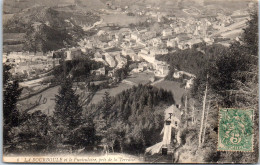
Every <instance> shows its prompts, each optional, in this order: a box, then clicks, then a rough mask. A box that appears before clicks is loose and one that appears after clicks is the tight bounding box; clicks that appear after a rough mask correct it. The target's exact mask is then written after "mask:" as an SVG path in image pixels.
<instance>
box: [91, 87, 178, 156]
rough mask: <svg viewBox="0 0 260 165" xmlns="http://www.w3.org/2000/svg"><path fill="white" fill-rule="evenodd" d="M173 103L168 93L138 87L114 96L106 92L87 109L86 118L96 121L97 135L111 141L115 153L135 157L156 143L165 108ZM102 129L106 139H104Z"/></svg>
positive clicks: (153, 88) (161, 90) (152, 88)
mask: <svg viewBox="0 0 260 165" xmlns="http://www.w3.org/2000/svg"><path fill="white" fill-rule="evenodd" d="M174 103H175V101H174V99H173V95H172V93H171V92H169V91H166V90H163V89H158V88H156V87H152V86H147V85H141V84H140V85H138V86H134V87H132V88H131V89H128V90H125V91H123V92H122V93H120V94H118V95H117V96H115V97H110V96H109V93H105V96H104V97H103V100H102V101H101V102H100V103H98V104H96V105H92V107H91V109H87V116H89V117H91V118H93V119H94V121H97V122H98V123H96V129H97V132H98V133H101V136H102V137H103V138H107V139H108V140H109V141H112V142H113V144H112V145H114V149H115V151H116V150H117V151H120V150H121V152H122V151H123V152H126V153H131V154H137V153H143V152H144V150H145V148H146V147H148V146H150V145H151V144H154V143H156V142H158V140H159V139H160V131H161V129H162V124H161V123H163V120H164V109H165V108H166V107H168V106H170V105H172V104H174ZM104 122H107V123H108V126H105V125H103V124H104ZM104 129H105V130H106V131H107V132H108V136H109V137H104V134H103V133H102V132H104ZM110 138H111V139H110ZM113 138H115V139H116V140H115V139H113ZM123 139H124V140H123ZM122 140H123V141H122ZM117 143H119V144H117ZM119 146H120V147H119ZM120 148H121V149H120Z"/></svg>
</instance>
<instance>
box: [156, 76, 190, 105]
mask: <svg viewBox="0 0 260 165" xmlns="http://www.w3.org/2000/svg"><path fill="white" fill-rule="evenodd" d="M154 86H155V87H157V88H162V89H165V90H168V91H171V92H172V94H173V97H174V99H175V102H176V104H181V97H182V96H183V93H184V92H185V89H184V88H180V83H179V82H175V81H168V80H163V81H161V82H159V83H157V84H155V85H154Z"/></svg>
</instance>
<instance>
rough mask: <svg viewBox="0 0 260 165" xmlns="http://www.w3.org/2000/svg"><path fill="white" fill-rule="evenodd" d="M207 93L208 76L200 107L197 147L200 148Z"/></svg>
mask: <svg viewBox="0 0 260 165" xmlns="http://www.w3.org/2000/svg"><path fill="white" fill-rule="evenodd" d="M207 92H208V74H207V82H206V89H205V92H204V98H203V107H202V114H201V122H200V132H199V147H201V145H202V141H201V139H202V131H203V124H204V116H205V107H206V100H207Z"/></svg>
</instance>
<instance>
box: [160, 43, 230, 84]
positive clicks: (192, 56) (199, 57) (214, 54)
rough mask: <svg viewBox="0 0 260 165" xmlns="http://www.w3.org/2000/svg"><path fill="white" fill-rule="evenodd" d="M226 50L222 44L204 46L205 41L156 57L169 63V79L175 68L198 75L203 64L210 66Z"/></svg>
mask: <svg viewBox="0 0 260 165" xmlns="http://www.w3.org/2000/svg"><path fill="white" fill-rule="evenodd" d="M227 50H228V48H227V47H225V46H223V45H219V44H213V45H210V46H206V44H205V43H200V44H198V45H194V46H193V47H192V48H190V49H185V50H177V51H176V52H174V53H170V54H166V55H162V56H158V57H157V59H158V60H161V61H166V62H167V63H168V64H170V72H169V74H168V76H167V78H168V79H170V78H171V77H172V75H173V73H174V70H175V69H177V70H181V71H185V72H189V73H192V74H195V75H198V74H199V73H200V72H201V71H202V70H203V69H204V67H203V66H206V67H207V66H210V65H211V64H212V63H213V62H214V61H215V60H216V59H217V58H218V57H219V56H222V55H223V54H225V53H226V52H227Z"/></svg>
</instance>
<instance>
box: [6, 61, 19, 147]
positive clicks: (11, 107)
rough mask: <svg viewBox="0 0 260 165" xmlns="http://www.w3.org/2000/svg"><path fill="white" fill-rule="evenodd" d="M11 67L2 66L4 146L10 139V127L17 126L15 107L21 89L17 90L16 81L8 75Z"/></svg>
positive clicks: (17, 112)
mask: <svg viewBox="0 0 260 165" xmlns="http://www.w3.org/2000/svg"><path fill="white" fill-rule="evenodd" d="M10 69H11V66H9V65H6V64H4V65H3V121H4V122H3V123H4V125H3V126H4V132H3V134H4V144H6V143H7V142H8V141H9V140H10V137H9V136H8V132H9V131H10V130H11V129H12V127H16V126H18V125H19V111H18V109H17V107H16V104H17V101H18V98H19V96H20V95H21V92H22V89H21V88H19V84H18V81H12V77H11V74H10V72H9V71H10Z"/></svg>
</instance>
